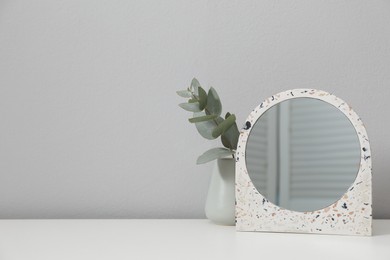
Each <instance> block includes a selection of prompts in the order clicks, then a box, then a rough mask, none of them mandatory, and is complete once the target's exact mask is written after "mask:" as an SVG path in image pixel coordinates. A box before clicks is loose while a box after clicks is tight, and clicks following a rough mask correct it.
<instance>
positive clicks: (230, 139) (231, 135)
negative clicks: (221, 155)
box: [221, 123, 240, 150]
mask: <svg viewBox="0 0 390 260" xmlns="http://www.w3.org/2000/svg"><path fill="white" fill-rule="evenodd" d="M239 136H240V131H238V127H237V124H236V123H234V124H233V125H232V126H231V127H230V128H229V129H228V130H227V131H225V132H224V133H223V134H222V135H221V141H222V144H223V146H225V147H227V148H229V149H232V150H236V149H237V143H238V138H239Z"/></svg>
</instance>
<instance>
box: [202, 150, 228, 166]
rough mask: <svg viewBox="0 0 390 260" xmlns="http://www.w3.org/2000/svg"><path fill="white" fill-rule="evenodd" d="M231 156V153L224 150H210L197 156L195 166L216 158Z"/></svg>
mask: <svg viewBox="0 0 390 260" xmlns="http://www.w3.org/2000/svg"><path fill="white" fill-rule="evenodd" d="M232 154H233V151H230V150H229V149H226V148H212V149H210V150H208V151H206V152H205V153H203V154H202V155H201V156H199V157H198V160H196V164H202V163H207V162H210V161H212V160H215V159H218V158H223V157H226V156H230V155H232Z"/></svg>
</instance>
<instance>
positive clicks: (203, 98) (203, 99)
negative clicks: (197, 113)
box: [198, 87, 207, 110]
mask: <svg viewBox="0 0 390 260" xmlns="http://www.w3.org/2000/svg"><path fill="white" fill-rule="evenodd" d="M198 91H199V108H200V110H203V109H205V107H206V105H207V93H206V91H205V90H204V89H203V88H202V87H199V88H198Z"/></svg>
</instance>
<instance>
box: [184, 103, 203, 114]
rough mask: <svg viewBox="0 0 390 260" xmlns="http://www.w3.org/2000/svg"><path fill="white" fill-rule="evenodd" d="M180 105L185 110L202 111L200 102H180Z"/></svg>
mask: <svg viewBox="0 0 390 260" xmlns="http://www.w3.org/2000/svg"><path fill="white" fill-rule="evenodd" d="M179 107H181V108H183V109H184V110H187V111H191V112H200V111H201V110H200V109H199V103H198V102H194V103H181V104H179Z"/></svg>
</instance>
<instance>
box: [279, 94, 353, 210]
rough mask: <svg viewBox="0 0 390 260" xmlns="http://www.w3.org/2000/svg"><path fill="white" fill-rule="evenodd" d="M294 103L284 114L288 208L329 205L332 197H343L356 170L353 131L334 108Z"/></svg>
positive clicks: (305, 101)
mask: <svg viewBox="0 0 390 260" xmlns="http://www.w3.org/2000/svg"><path fill="white" fill-rule="evenodd" d="M294 101H296V100H294V99H293V100H290V101H289V102H288V104H287V106H288V109H286V110H285V111H288V112H289V113H290V114H289V116H288V118H289V122H288V123H289V126H290V127H289V131H288V132H289V133H288V134H289V135H290V136H289V140H290V141H289V144H288V146H289V158H287V160H289V161H288V162H287V163H288V164H289V170H290V173H289V176H290V177H289V190H288V191H286V192H288V193H289V198H290V201H289V204H290V205H289V206H290V207H291V206H295V207H297V208H299V207H300V206H302V207H306V206H307V204H308V203H310V200H313V203H318V200H323V201H324V202H325V203H326V202H328V203H329V204H331V203H333V202H334V201H335V199H334V194H335V193H336V194H342V193H344V192H345V191H346V187H349V186H350V184H351V180H350V179H351V177H350V174H351V169H358V167H357V164H358V163H359V158H360V145H359V141H358V137H357V135H356V134H351V131H352V132H353V133H354V128H353V127H352V125H351V123H350V122H349V120H348V119H347V118H346V117H345V116H344V115H343V114H342V113H341V112H340V111H339V110H338V109H337V108H334V109H330V108H329V106H330V105H329V104H327V103H325V102H318V100H315V99H299V102H294ZM307 111H310V112H311V113H307ZM282 112H283V110H282ZM282 118H283V115H281V119H282ZM325 124H326V126H327V128H325ZM329 126H330V128H329ZM281 154H283V153H281ZM281 161H283V158H281ZM281 174H283V173H281ZM284 174H288V173H284ZM314 200H316V201H317V202H315V201H314ZM301 204H302V205H301Z"/></svg>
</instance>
